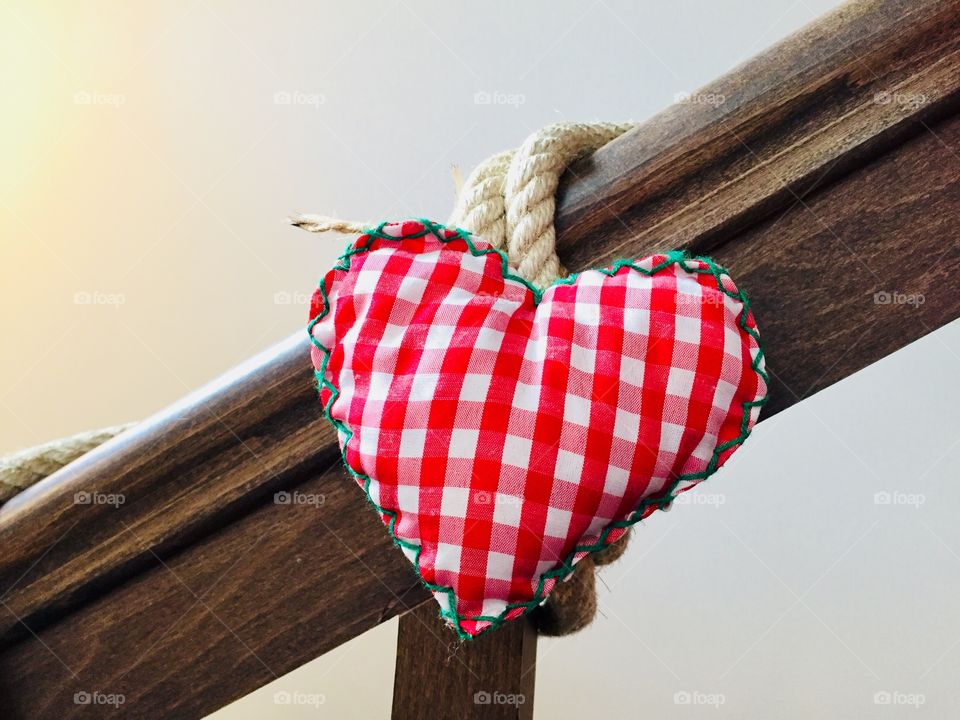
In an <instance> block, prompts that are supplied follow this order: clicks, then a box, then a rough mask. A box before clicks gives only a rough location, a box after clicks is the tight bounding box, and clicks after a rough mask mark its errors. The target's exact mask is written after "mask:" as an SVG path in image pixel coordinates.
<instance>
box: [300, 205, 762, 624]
mask: <svg viewBox="0 0 960 720" xmlns="http://www.w3.org/2000/svg"><path fill="white" fill-rule="evenodd" d="M538 301H539V302H538ZM311 317H313V322H312V323H311V326H310V332H311V335H312V337H313V340H314V344H315V348H314V363H315V366H316V368H317V373H318V379H319V380H320V394H321V399H322V401H323V404H324V407H325V408H326V409H327V412H328V414H329V416H330V419H331V420H332V421H333V422H334V424H335V425H336V427H337V429H338V432H339V439H340V444H341V447H342V449H343V453H344V458H345V460H346V463H347V465H348V467H349V468H350V469H351V471H352V472H353V473H354V475H355V476H356V477H357V479H358V481H359V482H360V483H361V485H362V486H363V487H364V488H365V489H366V491H367V492H368V494H369V497H370V499H371V500H372V501H373V503H374V504H375V505H376V506H377V507H378V509H379V510H380V512H381V516H382V518H383V520H384V522H385V523H387V524H388V525H389V526H390V528H391V531H392V533H393V535H394V538H395V540H396V541H397V544H398V545H400V547H401V548H403V550H404V551H405V553H406V554H407V556H408V557H409V558H410V559H411V561H413V562H414V563H415V564H416V566H417V569H418V571H419V573H420V575H421V577H422V578H423V580H424V581H425V582H426V584H427V585H428V587H430V588H431V590H433V591H434V594H435V595H436V597H437V600H438V601H439V603H440V605H441V611H442V614H443V615H444V616H445V617H446V618H447V619H448V620H449V621H450V622H451V623H452V624H453V625H454V626H455V627H456V629H457V630H458V632H459V633H460V634H461V635H464V636H473V635H476V634H478V633H480V632H482V631H483V630H485V629H488V628H489V627H491V626H495V625H497V624H499V623H500V622H501V621H503V620H505V619H509V618H512V617H516V616H518V615H520V614H522V613H523V612H525V611H526V610H528V609H530V608H532V607H534V606H535V605H536V604H538V603H540V602H541V601H542V600H543V598H544V597H546V595H547V593H549V592H550V590H551V589H552V588H553V586H554V584H555V583H556V582H557V580H559V579H562V578H563V577H565V576H566V575H567V574H569V572H570V571H571V569H572V567H573V564H574V563H575V562H577V561H578V560H579V559H580V558H582V557H583V556H585V555H586V554H587V552H588V551H592V550H596V549H600V548H602V547H603V546H605V545H607V544H609V543H610V542H613V541H615V540H616V539H617V538H619V537H620V536H621V535H622V534H623V533H624V532H625V528H626V526H627V525H629V524H631V523H633V522H635V521H637V520H639V519H641V518H642V517H645V516H646V515H648V514H649V513H651V512H653V511H654V510H656V509H657V508H659V507H665V506H666V505H667V504H669V501H670V500H671V499H672V497H673V496H674V495H675V494H676V493H677V492H680V491H683V490H686V489H688V488H689V487H691V486H693V485H694V484H696V483H697V482H698V481H699V480H701V479H703V478H704V477H706V475H708V474H710V473H711V472H713V471H714V470H715V469H716V468H717V467H719V465H721V464H722V463H723V462H724V461H725V460H726V458H727V457H729V455H730V454H731V453H732V452H733V451H734V450H735V449H736V447H737V446H738V445H739V444H740V442H742V440H743V439H744V438H745V436H746V434H747V432H748V431H749V428H750V427H751V426H752V425H753V423H754V422H755V421H756V419H757V415H758V413H759V405H760V404H762V398H763V396H764V395H765V393H766V376H765V374H764V372H763V367H762V365H763V358H762V354H761V353H760V349H759V346H758V342H757V339H756V328H755V325H754V322H753V318H752V316H751V315H750V313H749V311H748V310H747V308H746V307H745V306H744V302H743V297H742V295H740V294H739V292H738V291H737V289H736V286H735V285H734V284H733V282H732V280H731V279H730V278H729V277H728V276H727V275H725V274H723V271H722V270H720V269H718V268H716V266H713V265H712V264H710V263H709V262H708V261H706V260H703V259H687V258H682V257H681V256H679V255H671V256H664V255H655V256H653V257H649V258H646V259H645V260H642V261H638V262H637V263H635V264H633V265H624V266H622V267H619V268H615V270H614V271H610V270H608V271H598V270H591V271H587V272H584V273H582V274H580V275H578V276H577V277H576V278H575V280H574V281H572V282H566V283H560V284H556V285H553V286H551V287H550V288H548V289H546V290H545V291H544V292H543V293H542V297H541V296H540V293H539V291H537V290H535V289H533V288H532V287H530V286H528V285H527V284H526V283H524V282H523V281H522V280H520V279H519V278H517V277H515V276H514V275H513V274H512V273H510V272H509V270H508V269H507V268H506V263H505V261H504V260H503V258H502V256H501V255H500V254H499V253H497V252H496V251H492V250H490V249H489V247H488V246H486V245H485V244H484V243H482V242H481V241H480V240H479V239H477V238H472V237H469V236H467V235H466V233H463V235H462V236H461V235H460V234H457V233H454V232H452V231H450V230H444V229H441V228H439V226H433V225H427V226H424V225H423V224H421V223H420V222H419V221H417V222H414V221H407V222H403V223H396V224H389V225H387V224H385V225H383V226H381V228H379V229H378V231H376V232H372V233H371V234H370V235H364V236H362V237H360V238H359V239H358V240H357V241H356V242H355V243H353V244H352V245H351V247H350V248H349V249H348V252H347V254H346V255H345V256H344V258H342V259H341V263H340V264H339V265H338V266H337V267H335V268H334V269H333V270H331V271H330V272H329V273H328V274H327V275H326V276H325V278H324V279H323V281H322V283H321V288H320V289H319V290H318V291H317V293H316V295H315V297H314V303H313V308H312V310H311Z"/></svg>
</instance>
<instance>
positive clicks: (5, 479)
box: [0, 423, 136, 505]
mask: <svg viewBox="0 0 960 720" xmlns="http://www.w3.org/2000/svg"><path fill="white" fill-rule="evenodd" d="M135 424H136V423H126V424H125V425H115V426H114V427H108V428H102V429H100V430H90V431H87V432H82V433H78V434H77V435H72V436H71V437H68V438H61V439H60V440H54V441H52V442H48V443H46V444H44V445H37V446H36V447H32V448H28V449H26V450H21V451H19V452H15V453H13V454H11V455H7V456H6V457H3V458H0V505H2V504H3V503H5V502H6V501H7V500H9V499H10V498H12V497H13V496H14V495H16V494H17V493H19V492H23V491H24V490H26V489H27V488H28V487H30V486H31V485H34V484H36V483H38V482H40V481H41V480H43V479H44V478H45V477H47V476H48V475H52V474H53V473H55V472H56V471H57V470H59V469H60V468H62V467H63V466H64V465H67V464H68V463H71V462H73V461H74V460H76V459H77V458H78V457H80V456H81V455H84V454H86V453H88V452H90V451H91V450H93V449H94V448H95V447H97V446H98V445H102V444H103V443H105V442H106V441H107V440H109V439H110V438H112V437H113V436H114V435H119V434H120V433H122V432H123V431H124V430H126V429H127V428H129V427H132V426H133V425H135Z"/></svg>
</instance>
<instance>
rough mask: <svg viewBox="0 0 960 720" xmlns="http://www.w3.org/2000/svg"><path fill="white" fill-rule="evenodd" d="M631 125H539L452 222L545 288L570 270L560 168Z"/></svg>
mask: <svg viewBox="0 0 960 720" xmlns="http://www.w3.org/2000/svg"><path fill="white" fill-rule="evenodd" d="M632 127H634V126H633V125H632V124H630V123H557V124H555V125H548V126H547V127H545V128H542V129H540V130H538V131H537V132H535V133H533V134H532V135H531V136H530V137H528V138H527V139H526V141H524V143H523V145H521V146H520V147H519V148H517V149H516V150H505V151H503V152H499V153H497V154H496V155H494V156H492V157H490V158H488V159H486V160H485V161H483V162H482V163H480V164H479V165H478V166H477V167H476V168H475V169H474V171H473V172H472V173H470V175H469V176H468V177H467V180H466V182H465V183H464V186H463V188H462V189H461V190H460V194H459V196H458V198H457V202H456V205H455V206H454V210H453V214H452V215H451V216H450V220H449V221H448V223H447V224H448V225H450V226H456V227H462V228H464V229H466V230H469V231H470V232H472V233H473V234H474V235H479V236H480V237H481V238H483V239H484V240H485V241H486V242H488V243H490V244H491V245H493V247H495V248H497V249H498V250H503V251H504V252H506V253H507V258H508V259H509V260H510V263H511V264H512V265H513V266H514V267H515V268H516V270H517V273H518V274H519V275H520V276H521V277H523V278H525V279H527V280H529V281H530V282H532V283H533V284H534V285H537V286H539V287H546V286H547V285H549V284H550V283H552V282H553V281H554V280H556V279H557V278H559V277H562V276H564V275H566V270H564V268H563V266H562V265H561V264H560V259H559V258H558V257H557V251H556V242H557V234H556V231H555V230H554V227H553V218H554V214H555V213H556V194H557V187H558V186H559V184H560V175H561V174H563V171H564V170H565V169H566V168H567V166H568V165H569V164H570V163H572V162H573V161H575V160H577V159H579V158H581V157H584V156H585V155H589V154H590V153H592V152H594V151H595V150H597V149H598V148H600V147H602V146H604V145H606V144H607V143H608V142H610V141H611V140H613V139H614V138H616V137H619V136H620V135H622V134H623V133H625V132H626V131H627V130H630V129H631V128H632ZM290 223H291V224H292V225H295V226H296V227H299V228H303V229H304V230H307V231H309V232H314V233H323V232H337V233H344V234H360V233H362V232H363V231H364V230H365V229H367V228H369V227H371V226H372V225H371V224H370V223H360V222H351V221H349V220H339V219H337V218H333V217H329V216H326V215H297V216H294V217H293V218H291V219H290Z"/></svg>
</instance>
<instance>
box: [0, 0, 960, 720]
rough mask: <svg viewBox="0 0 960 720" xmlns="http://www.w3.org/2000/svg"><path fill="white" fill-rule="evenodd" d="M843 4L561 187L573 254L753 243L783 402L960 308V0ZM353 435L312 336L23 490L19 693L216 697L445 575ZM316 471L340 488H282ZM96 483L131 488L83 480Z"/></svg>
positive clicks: (749, 268)
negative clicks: (331, 411) (706, 99)
mask: <svg viewBox="0 0 960 720" xmlns="http://www.w3.org/2000/svg"><path fill="white" fill-rule="evenodd" d="M838 12H839V14H834V15H831V16H829V17H828V18H827V19H826V20H824V21H822V22H820V23H818V24H816V25H814V26H813V27H812V28H810V29H808V30H806V31H804V32H802V33H800V34H798V35H797V36H795V37H793V38H791V39H789V40H787V41H786V42H785V43H783V44H781V45H780V46H777V47H776V48H775V49H773V50H771V51H769V52H768V53H766V54H765V55H764V59H763V60H762V61H758V63H751V64H748V65H747V66H746V67H745V68H741V69H740V70H738V71H735V72H734V73H732V74H731V75H730V76H729V77H728V78H726V79H725V80H722V81H720V83H721V84H720V87H728V88H730V91H729V95H728V97H727V99H726V102H725V103H723V105H722V106H721V107H722V109H723V113H724V115H723V122H724V123H726V125H725V126H721V125H719V124H718V123H717V122H716V121H715V120H711V116H710V114H709V113H706V111H705V110H704V108H702V107H701V106H698V105H689V104H688V105H681V106H677V107H676V108H674V109H672V110H670V111H668V113H667V114H665V115H664V116H661V117H659V118H655V119H654V120H652V121H651V122H650V123H647V124H645V125H644V126H642V127H641V128H640V129H639V130H638V131H635V132H634V133H632V134H631V135H629V136H625V137H624V138H622V139H620V140H618V141H616V143H615V144H611V145H610V146H608V147H607V148H604V149H603V150H601V151H600V152H599V153H597V155H596V156H595V157H594V158H593V159H592V161H591V162H590V163H588V164H586V165H582V166H578V167H577V168H575V169H574V171H573V172H572V173H568V174H567V175H566V176H565V178H564V185H563V188H564V190H563V193H562V199H561V202H560V204H559V230H560V235H559V242H560V247H561V252H562V256H563V259H564V261H565V262H566V263H567V265H568V267H570V268H571V269H580V268H582V267H583V266H585V265H587V264H592V263H593V262H594V261H596V260H597V259H602V258H606V257H611V256H613V255H626V256H642V255H644V254H646V253H647V252H649V251H650V250H651V249H655V248H661V247H664V246H665V245H670V246H677V245H679V246H684V247H689V248H693V249H695V250H702V249H704V248H710V249H711V253H712V254H713V256H714V257H715V258H716V259H717V260H719V261H720V262H721V263H723V264H725V265H727V266H728V267H729V268H730V269H731V272H732V274H733V276H734V277H735V278H736V279H737V281H738V282H739V283H740V284H741V285H742V286H743V287H744V288H745V289H746V291H747V292H748V293H749V294H750V296H751V298H752V300H753V306H754V310H755V312H756V315H757V317H758V322H759V325H760V328H761V332H762V335H763V339H764V344H765V347H766V350H767V355H768V367H769V369H770V371H771V374H772V377H773V378H774V387H773V395H772V399H771V403H770V405H769V406H768V407H767V408H766V410H765V414H764V417H769V416H770V415H771V414H773V413H775V412H777V411H779V410H781V409H783V408H785V407H788V406H790V405H792V404H793V403H796V402H798V401H800V400H802V399H803V398H805V397H808V396H809V395H811V394H812V393H814V392H816V391H817V390H819V389H821V388H824V387H827V386H828V385H830V384H831V383H834V382H837V381H838V380H840V379H842V378H844V377H846V376H848V375H849V374H851V373H853V372H856V371H857V370H859V369H861V368H863V367H866V366H867V365H869V364H870V363H872V362H875V361H877V360H879V359H881V358H882V357H884V356H885V355H887V354H889V353H890V352H893V351H894V350H896V349H898V348H901V347H903V346H904V345H906V344H908V343H909V342H912V341H913V340H915V339H917V338H919V337H921V336H922V335H924V334H926V333H928V332H930V331H931V330H933V329H935V328H936V327H939V326H941V325H943V324H945V323H947V322H949V321H951V320H953V319H955V318H957V317H958V315H960V294H958V293H956V292H955V283H953V282H952V280H951V278H953V277H956V274H957V272H958V271H960V224H958V222H957V219H958V215H960V190H958V182H957V181H958V177H960V161H958V152H960V151H958V147H960V121H958V119H957V116H956V114H955V113H956V108H957V98H958V85H957V81H956V76H955V73H954V69H955V65H954V63H955V58H956V53H955V51H954V49H953V44H952V43H953V42H955V39H956V32H955V28H956V23H957V16H958V13H960V9H958V3H957V2H952V1H951V2H946V1H942V2H912V3H909V4H908V3H905V2H894V1H893V0H889V1H887V2H872V3H859V4H856V5H855V6H852V7H851V6H846V7H844V8H843V9H841V10H840V11H838ZM915 27H919V28H922V29H923V30H924V32H922V33H918V32H915V30H914V28H915ZM895 29H896V32H894V30H895ZM951 29H954V30H951ZM897 33H900V35H899V36H897V37H894V35H896V34H897ZM951 33H952V34H951ZM847 47H849V48H852V49H851V50H846V49H845V48H847ZM883 48H888V49H887V50H884V49H883ZM855 58H861V59H865V61H866V60H871V59H872V60H871V62H873V63H876V64H877V67H867V68H866V69H863V68H862V67H861V63H859V62H855ZM881 60H882V61H883V62H882V63H881V62H880V61H881ZM857 68H861V69H860V71H857ZM874 73H875V74H874ZM795 77H802V78H805V80H803V82H800V83H799V84H796V83H795V81H794V78H795ZM878 77H879V78H881V79H882V78H884V77H889V78H890V82H894V81H897V82H905V83H906V85H903V86H902V87H923V88H925V90H924V92H926V91H927V90H929V91H930V92H931V93H935V94H933V95H931V97H932V98H933V99H932V100H930V101H929V102H925V103H921V104H919V105H917V104H915V105H913V106H911V105H909V104H907V105H905V106H903V107H902V108H901V110H900V112H902V113H905V114H906V117H905V118H904V119H901V120H896V118H893V120H896V121H895V122H894V121H893V120H891V117H890V116H888V115H886V114H884V113H885V112H886V111H884V112H881V113H880V115H879V116H877V115H876V113H877V112H878V111H876V110H875V109H874V108H872V107H870V106H869V105H867V104H865V103H864V100H865V98H867V97H869V91H870V90H872V89H875V88H876V87H879V86H878V85H877V84H876V83H877V82H878V81H877V78H878ZM817 78H821V79H822V80H823V82H822V83H821V82H820V81H818V80H817ZM797 82H799V81H797ZM723 83H726V85H724V84H723ZM911 83H913V84H911ZM924 83H926V84H924ZM930 83H932V84H930ZM778 87H782V88H784V89H783V90H777V88H778ZM804 88H806V90H804ZM861 88H866V89H865V90H861ZM735 91H736V92H735ZM864 92H866V93H868V94H866V95H864V94H863V93H864ZM846 102H850V103H853V104H852V105H844V104H843V103H846ZM830 103H834V105H830ZM881 105H882V103H881ZM898 107H899V106H898ZM825 108H826V109H827V110H829V112H827V111H825ZM830 108H833V109H832V110H831V109H830ZM882 109H883V108H881V110H882ZM711 110H712V109H711ZM841 110H842V111H841ZM868 117H869V118H871V119H870V121H869V122H864V118H868ZM671 126H673V127H675V129H676V133H675V136H674V137H672V138H671V137H670V135H669V130H670V127H671ZM724 127H727V128H728V130H727V131H726V133H725V132H724V130H723V128H724ZM729 128H740V129H745V130H749V132H748V133H745V134H744V135H743V137H745V138H747V139H748V143H747V144H748V146H749V148H750V149H751V150H752V152H745V151H744V152H741V151H740V150H738V149H737V148H742V147H743V143H740V142H739V141H738V140H736V138H733V141H731V137H732V136H733V135H736V134H737V133H736V131H734V130H730V129H729ZM724 143H727V145H724ZM723 147H725V148H726V149H722V148H723ZM784 179H786V180H787V182H778V181H782V180H784ZM778 187H780V190H777V188H778ZM877 293H887V294H888V295H879V296H877V297H878V298H879V300H880V301H881V302H878V301H877V300H875V294H877ZM887 297H889V298H891V300H896V302H890V303H884V302H882V301H883V300H884V299H885V298H887ZM921 298H922V301H921ZM745 451H748V450H745ZM336 457H337V451H336V447H335V445H334V443H333V437H332V434H331V433H330V432H329V430H328V429H327V426H326V424H325V421H323V420H322V419H321V418H320V413H319V409H318V407H317V403H316V398H315V394H314V392H313V389H312V386H311V378H310V366H309V362H308V360H307V357H306V354H305V346H304V345H303V344H297V343H293V344H290V345H286V346H284V347H282V348H279V349H275V350H274V351H271V352H270V353H268V354H266V355H265V356H263V357H262V358H260V359H259V360H257V361H255V362H253V363H251V364H250V365H249V366H248V367H247V368H246V369H245V370H244V371H242V372H240V373H235V374H233V375H231V376H230V377H228V378H226V379H224V380H223V381H220V382H219V383H216V384H214V385H212V386H211V387H209V388H206V389H205V390H203V391H200V392H199V393H198V394H197V395H195V396H193V397H191V398H189V399H187V400H185V401H184V402H183V403H180V404H178V406H176V407H174V408H171V409H170V410H167V411H165V412H164V413H161V414H160V415H159V416H157V417H156V418H154V419H153V420H151V421H149V422H148V423H147V424H146V425H144V426H142V427H141V428H138V429H137V430H136V431H133V432H132V433H129V434H127V435H126V436H125V437H121V438H119V439H117V440H116V441H113V442H112V443H111V444H109V445H108V446H105V447H104V448H103V449H102V450H100V451H99V452H97V453H94V454H92V455H91V456H90V457H88V458H85V459H84V460H82V461H80V462H78V463H75V464H73V465H71V466H68V467H67V468H64V469H63V470H62V471H60V472H59V473H57V475H55V476H52V477H51V478H50V479H49V480H48V481H46V482H44V483H42V484H41V486H39V487H37V488H35V489H34V490H32V491H30V492H28V493H26V494H24V495H23V496H22V497H20V498H17V499H16V500H14V501H13V502H11V503H10V504H9V505H8V506H7V507H5V508H3V509H2V510H0V543H2V544H0V547H3V548H4V553H3V554H2V555H0V591H2V592H3V593H4V594H3V595H2V596H0V597H2V600H3V604H4V605H5V609H4V610H0V615H2V616H3V617H4V620H5V622H6V625H5V628H6V632H7V635H6V643H5V645H4V647H3V649H2V651H0V707H2V708H3V710H9V711H10V712H8V713H5V714H6V716H10V717H31V718H32V717H40V718H43V717H51V716H58V717H72V716H83V715H86V714H93V713H94V710H96V708H91V707H89V706H82V705H75V704H74V703H73V702H72V698H73V694H74V693H76V692H82V691H87V692H89V691H91V690H92V689H100V690H102V691H104V692H116V693H124V694H125V695H126V696H127V704H126V709H127V710H128V712H129V713H130V714H133V715H139V716H143V717H195V716H197V715H200V714H203V713H205V712H209V711H212V710H214V709H216V708H217V707H220V706H222V705H223V704H225V703H226V702H229V701H230V700H233V699H235V698H237V697H239V696H241V695H243V694H245V693H247V692H249V691H251V690H253V689H254V688H256V687H259V686H260V685H262V684H264V683H265V682H267V681H269V680H270V679H272V678H273V677H274V676H275V675H279V674H281V673H283V672H286V671H287V670H290V669H292V668H294V667H296V666H298V665H300V664H302V663H303V662H306V661H308V660H310V659H312V658H313V657H316V656H317V655H319V654H321V653H322V652H325V651H326V650H328V649H330V648H331V647H333V646H335V645H336V644H338V643H340V642H343V641H345V640H347V639H349V638H350V637H353V636H355V635H356V634H358V633H359V632H362V631H363V630H365V629H367V628H369V627H372V626H373V625H375V624H376V623H377V622H380V621H382V620H384V619H386V618H388V617H391V616H392V615H395V614H398V613H400V612H401V611H402V610H404V609H406V608H408V607H412V606H415V605H416V604H417V603H419V602H422V601H423V600H425V599H426V597H427V596H426V593H425V591H424V590H423V589H422V587H421V586H420V585H419V584H418V583H417V582H416V577H415V575H414V574H413V572H412V569H411V568H410V567H409V564H408V563H407V561H406V560H405V559H404V558H403V557H402V556H401V554H400V553H399V552H398V551H396V550H395V549H393V548H391V547H390V545H389V542H388V541H387V539H386V535H385V533H384V532H383V529H382V527H381V526H380V524H379V523H378V522H377V521H376V520H375V516H373V514H372V512H371V510H370V509H369V507H367V506H366V503H365V501H364V500H363V498H362V496H361V494H360V493H359V492H358V490H357V488H356V487H355V486H354V485H353V483H352V481H351V480H349V478H347V477H346V476H345V475H344V474H343V473H342V472H341V471H340V470H339V469H336V468H335V467H333V466H334V465H335V463H336ZM293 489H297V490H300V491H302V492H304V493H307V494H308V495H309V494H323V495H324V496H325V502H324V503H323V504H322V505H321V506H319V508H318V507H315V506H312V505H304V504H292V505H289V506H283V505H278V504H275V503H274V502H273V494H274V493H275V492H277V491H278V490H293ZM94 491H95V492H99V493H102V494H110V493H122V494H123V495H125V498H126V502H125V503H123V504H122V505H120V506H119V507H113V506H110V505H103V506H100V505H78V504H76V503H75V502H74V497H75V494H76V493H77V492H94ZM297 558H299V562H297ZM198 597H199V598H200V600H199V601H198Z"/></svg>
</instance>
